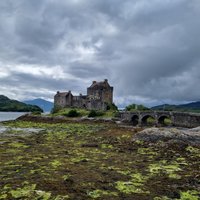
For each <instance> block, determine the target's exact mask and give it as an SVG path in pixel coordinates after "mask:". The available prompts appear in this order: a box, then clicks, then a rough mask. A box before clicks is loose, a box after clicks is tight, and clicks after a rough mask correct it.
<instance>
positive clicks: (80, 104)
mask: <svg viewBox="0 0 200 200" xmlns="http://www.w3.org/2000/svg"><path fill="white" fill-rule="evenodd" d="M112 103H113V87H111V86H110V85H109V83H108V80H107V79H105V80H104V81H102V82H96V81H93V83H92V85H91V86H90V87H88V88H87V95H82V94H80V95H79V96H74V95H73V94H72V93H71V91H68V92H59V91H58V92H57V94H56V95H55V96H54V106H55V107H60V108H65V107H74V108H85V109H88V110H106V109H107V105H108V104H112Z"/></svg>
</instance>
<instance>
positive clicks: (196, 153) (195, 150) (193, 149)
mask: <svg viewBox="0 0 200 200" xmlns="http://www.w3.org/2000/svg"><path fill="white" fill-rule="evenodd" d="M186 150H187V151H188V152H189V153H191V154H192V155H191V157H198V158H200V149H199V148H196V147H192V146H188V147H187V148H186Z"/></svg>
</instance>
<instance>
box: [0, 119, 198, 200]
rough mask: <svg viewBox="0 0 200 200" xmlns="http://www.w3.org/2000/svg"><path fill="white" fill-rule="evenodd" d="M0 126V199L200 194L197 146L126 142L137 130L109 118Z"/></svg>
mask: <svg viewBox="0 0 200 200" xmlns="http://www.w3.org/2000/svg"><path fill="white" fill-rule="evenodd" d="M0 127H1V130H2V131H1V133H0V199H30V200H39V199H40V200H64V199H74V200H90V199H102V200H133V199H134V200H151V199H152V200H170V199H181V200H190V199H191V200H198V199H200V195H199V194H200V147H198V146H191V145H187V144H184V145H183V144H176V143H171V144H168V145H166V144H165V142H164V141H159V142H157V143H148V142H143V141H140V140H136V141H133V140H132V138H133V136H134V134H136V133H137V132H138V131H140V130H141V129H140V128H124V127H119V126H118V125H116V124H103V123H99V124H98V123H81V122H80V123H51V124H50V123H35V122H25V121H12V122H6V123H1V125H0Z"/></svg>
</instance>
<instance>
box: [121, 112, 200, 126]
mask: <svg viewBox="0 0 200 200" xmlns="http://www.w3.org/2000/svg"><path fill="white" fill-rule="evenodd" d="M119 117H120V119H121V120H122V121H124V122H128V123H129V124H132V125H134V126H137V125H138V126H145V125H148V119H149V117H151V118H153V119H154V125H156V126H163V125H165V119H170V121H171V125H172V126H177V127H186V128H193V127H197V126H200V114H197V113H186V112H170V111H169V112H168V111H135V112H128V111H127V112H125V111H122V112H120V113H119Z"/></svg>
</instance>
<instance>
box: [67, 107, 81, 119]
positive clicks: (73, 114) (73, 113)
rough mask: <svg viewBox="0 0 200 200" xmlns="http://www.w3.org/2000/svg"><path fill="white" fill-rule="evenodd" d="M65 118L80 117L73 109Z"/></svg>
mask: <svg viewBox="0 0 200 200" xmlns="http://www.w3.org/2000/svg"><path fill="white" fill-rule="evenodd" d="M66 116H67V117H78V116H80V113H79V112H77V110H75V109H73V110H70V111H69V112H68V113H67V114H66Z"/></svg>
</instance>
